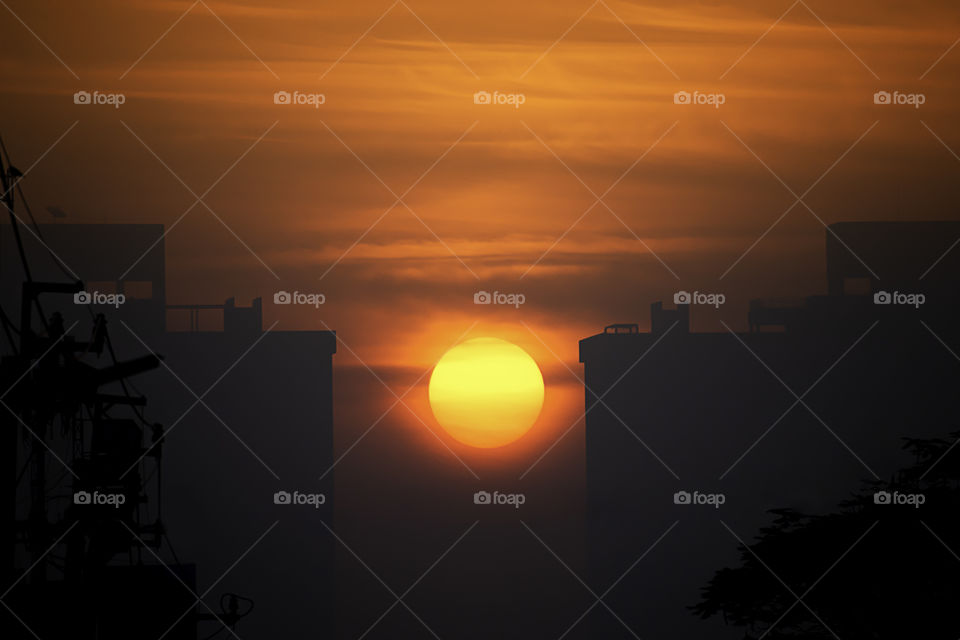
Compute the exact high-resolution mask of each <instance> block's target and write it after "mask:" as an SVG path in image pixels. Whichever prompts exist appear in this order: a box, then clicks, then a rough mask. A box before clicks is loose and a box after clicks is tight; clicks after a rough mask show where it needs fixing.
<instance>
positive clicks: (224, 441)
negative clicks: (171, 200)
mask: <svg viewBox="0 0 960 640" xmlns="http://www.w3.org/2000/svg"><path fill="white" fill-rule="evenodd" d="M21 235H22V237H23V240H24V246H25V250H26V253H27V255H28V256H29V259H30V267H31V271H32V277H33V280H34V281H37V282H61V283H64V282H65V283H70V282H71V280H82V281H83V284H84V291H83V292H80V291H78V292H76V294H78V295H79V296H80V297H76V298H75V294H73V293H68V294H56V295H54V294H43V295H41V296H40V302H41V305H42V308H43V309H44V312H45V315H48V316H49V315H52V314H53V313H54V312H57V313H59V314H61V316H62V319H63V320H62V322H63V327H64V329H65V330H67V332H68V333H70V334H72V335H74V336H77V337H79V338H80V339H85V338H86V335H87V334H88V333H89V331H90V329H91V318H92V317H93V315H94V314H100V313H102V314H104V316H105V318H106V323H107V324H106V326H107V331H108V334H109V336H110V343H109V347H110V348H111V349H112V350H113V351H114V352H115V353H116V354H117V357H118V358H119V359H121V360H122V359H124V358H131V357H134V356H139V355H142V354H147V353H151V352H153V353H156V354H159V355H161V356H162V358H163V360H162V364H161V365H160V366H159V367H157V368H155V369H154V370H152V371H150V372H149V373H146V374H143V375H138V376H135V377H132V378H130V380H129V383H128V388H127V389H120V388H117V386H116V385H114V388H113V391H114V393H116V394H117V397H118V398H119V397H120V396H121V395H122V394H124V393H130V394H132V395H134V396H143V397H144V398H146V404H145V405H144V406H142V407H140V409H139V410H140V411H141V412H142V415H143V416H144V417H145V423H144V426H142V425H141V424H139V423H138V421H136V420H127V421H126V422H124V425H125V428H124V430H123V431H124V433H126V434H127V436H124V439H125V442H127V444H126V445H124V446H125V447H126V449H125V451H127V453H128V454H129V455H127V457H126V458H125V459H127V460H128V461H129V460H134V461H137V460H139V462H137V464H136V466H137V470H136V472H131V474H130V476H128V477H137V478H140V479H142V481H143V487H142V488H141V487H140V486H139V485H138V486H137V487H135V488H134V489H132V490H131V491H132V493H131V495H134V494H135V495H136V496H137V498H136V499H137V501H138V502H140V503H139V504H137V506H136V509H137V511H138V517H136V518H133V517H131V520H130V524H131V526H132V527H133V528H134V529H135V530H136V529H138V527H142V530H138V531H137V533H138V536H139V537H140V538H141V539H143V540H145V541H152V540H154V539H156V540H158V541H159V544H158V546H156V547H155V548H151V549H148V548H146V547H143V546H142V545H139V544H136V542H135V541H134V542H133V544H132V545H130V549H129V552H125V553H115V554H108V556H109V557H107V558H106V559H105V560H104V562H105V566H108V567H109V568H105V569H103V571H105V572H109V575H107V574H102V575H107V577H106V579H104V580H103V581H101V582H98V583H97V584H99V585H100V586H97V587H94V586H91V585H92V584H93V583H91V582H90V581H89V580H86V579H85V578H84V579H83V580H81V582H82V583H83V588H81V589H80V591H81V592H82V591H83V590H84V589H86V590H87V591H88V592H91V591H92V590H94V589H100V590H101V591H100V593H102V594H105V595H104V597H103V598H99V599H97V598H90V599H89V600H90V602H87V601H86V600H83V601H78V602H80V604H78V606H76V607H72V608H68V607H67V605H66V604H65V602H66V601H67V600H71V599H73V600H76V598H74V597H73V596H72V595H71V594H76V593H77V592H78V590H77V582H76V580H73V584H71V581H69V580H64V579H63V578H62V576H61V575H60V574H58V572H57V571H56V569H55V567H53V566H50V567H47V566H46V564H44V570H43V572H42V573H41V572H39V571H33V572H32V573H31V575H30V576H29V578H28V579H24V580H22V581H21V582H20V584H19V585H18V588H17V589H16V590H15V591H13V592H12V593H11V594H10V596H9V598H8V599H7V600H8V602H10V603H11V604H12V605H13V608H14V610H16V611H17V612H18V615H20V616H21V617H22V618H24V619H25V620H26V621H28V622H29V626H30V628H32V629H35V630H37V632H38V633H41V635H42V637H44V638H56V637H64V636H62V635H61V632H62V631H63V629H64V628H68V629H71V630H72V635H71V637H77V638H83V637H90V638H93V637H98V638H120V637H154V638H156V637H159V636H160V635H161V634H162V633H163V632H164V630H166V629H168V628H169V627H170V621H171V620H176V619H177V616H178V615H180V614H183V613H186V618H185V621H186V622H181V623H180V624H179V625H178V626H177V628H176V629H175V630H173V631H171V632H170V634H169V635H168V636H167V638H191V639H192V638H196V637H205V636H207V635H209V634H211V633H213V632H215V631H217V630H218V629H219V627H220V623H219V622H217V621H216V620H212V619H211V617H212V615H213V613H214V612H215V613H216V614H218V615H226V614H228V613H229V609H230V607H231V606H232V603H233V602H235V601H234V600H232V599H231V598H232V596H230V595H228V594H231V593H234V592H236V594H237V595H239V596H242V597H243V598H249V599H250V600H252V601H254V602H255V605H256V610H257V614H256V616H255V617H254V618H248V619H245V620H243V621H242V622H241V623H240V627H239V628H243V626H244V625H253V626H252V627H248V628H259V629H261V630H262V629H266V628H269V629H271V630H272V632H273V633H275V634H276V636H275V637H284V636H287V635H290V636H293V635H295V633H294V631H295V630H299V629H303V628H311V627H317V626H320V627H326V628H330V627H332V626H333V622H332V620H333V615H334V611H333V604H332V603H333V596H332V594H333V571H334V568H333V567H334V544H335V543H334V541H333V539H332V538H331V537H330V536H327V535H321V532H324V529H323V526H322V525H321V524H320V522H319V521H320V520H321V519H323V520H324V521H326V522H331V519H332V514H333V508H332V502H333V495H334V485H333V475H332V474H331V475H330V476H328V477H327V478H326V479H325V480H323V481H320V480H318V478H320V476H321V475H322V474H323V473H324V472H325V471H326V470H327V469H328V468H329V467H330V465H331V464H332V462H333V374H332V360H333V355H334V354H335V352H336V336H335V335H334V333H333V332H329V331H285V330H283V327H282V323H281V324H280V325H279V326H277V327H274V328H273V329H272V330H269V331H265V330H264V327H263V322H262V301H261V299H260V298H256V299H254V300H253V302H252V304H251V305H250V306H238V305H237V304H236V303H235V300H234V299H233V298H231V299H228V300H226V301H225V302H224V303H222V304H200V305H170V304H168V303H167V298H166V278H165V271H166V266H165V261H164V241H163V237H164V229H163V227H162V226H161V225H114V224H108V225H68V224H55V225H41V226H40V227H39V229H37V230H33V229H26V228H25V227H21ZM48 254H51V255H48ZM0 274H2V276H3V277H2V278H0V300H2V303H3V309H4V311H5V312H6V313H7V315H8V316H9V317H11V318H19V317H21V284H22V282H23V281H24V279H25V275H24V273H23V270H22V265H21V263H20V259H19V255H18V250H17V247H16V243H15V242H14V238H13V237H12V234H11V228H10V227H9V225H4V226H3V227H2V228H0ZM116 294H122V295H123V296H124V301H123V303H122V304H119V305H116V304H113V303H111V300H113V301H115V300H116V298H109V297H108V296H115V295H116ZM84 295H88V296H89V297H88V298H84ZM96 295H100V296H101V297H100V298H99V299H97V298H96ZM91 298H92V299H91ZM31 306H32V305H31ZM91 311H92V312H93V313H91ZM108 352H109V351H108V350H107V349H106V348H105V349H104V351H103V353H101V355H100V356H96V355H94V354H93V353H87V354H85V355H81V358H80V359H81V361H82V362H84V363H87V364H89V365H91V366H93V367H98V368H99V367H103V366H106V365H108V364H109V362H110V358H109V355H108ZM124 410H125V408H123V407H122V406H121V407H118V408H117V412H118V413H120V412H123V411H124ZM131 416H132V414H131ZM4 424H5V426H6V423H4ZM147 424H157V425H161V426H160V427H158V428H155V429H152V428H150V427H148V426H145V425H147ZM21 435H22V437H23V439H24V441H25V444H24V446H25V447H29V445H30V443H29V440H30V437H29V435H28V434H26V433H23V434H21ZM98 438H99V442H100V444H98ZM103 442H104V441H103V438H102V437H99V436H97V435H96V433H95V434H94V439H93V440H92V441H86V442H83V441H81V442H77V440H76V437H74V441H73V442H72V443H71V442H70V438H69V437H64V436H63V434H59V433H49V434H47V444H48V445H49V447H50V448H51V451H53V452H56V453H57V454H58V455H59V456H60V457H61V458H63V459H64V461H65V462H66V463H67V465H69V466H70V467H71V468H75V469H82V468H83V466H84V465H88V464H91V463H90V461H91V460H93V459H95V458H98V457H99V456H103V455H107V453H108V450H109V451H113V449H111V448H110V447H106V448H104V445H103ZM111 455H112V454H111ZM26 463H27V456H26V454H25V453H23V451H22V450H21V452H20V453H19V454H18V455H16V456H13V457H9V456H8V457H5V458H4V467H5V468H4V471H3V473H4V474H5V477H6V478H8V479H11V481H10V482H9V483H8V485H7V486H6V488H5V492H7V494H8V495H9V496H10V497H11V500H10V501H7V500H5V501H4V504H5V505H10V506H11V509H10V511H11V512H9V513H6V514H4V518H5V524H4V527H5V528H6V527H7V526H8V525H11V529H10V530H14V529H16V530H17V531H21V530H23V527H24V525H23V523H24V522H25V521H28V520H34V521H38V520H37V518H38V517H39V516H38V514H37V512H36V510H32V511H31V509H30V508H29V504H28V503H27V502H25V501H24V499H23V498H24V496H25V495H26V493H27V492H28V491H29V489H28V485H29V483H27V482H23V481H22V477H23V476H22V474H21V481H20V482H15V481H16V480H17V472H18V471H19V470H20V469H22V468H25V467H24V465H25V464H26ZM124 466H126V465H124ZM6 467H9V468H6ZM46 469H47V471H48V478H47V482H48V484H49V486H50V487H51V488H50V489H49V491H50V492H51V494H52V492H53V491H54V490H56V493H58V494H65V495H66V496H67V501H66V503H65V502H63V500H62V499H61V498H57V499H56V500H54V499H53V498H52V497H51V498H50V500H51V502H50V505H49V507H48V508H47V509H45V510H44V511H45V513H43V514H42V516H43V519H44V520H46V521H48V522H49V523H50V527H49V528H50V530H51V531H52V530H53V529H55V528H56V527H57V526H58V525H57V522H61V523H69V522H70V521H71V518H72V515H71V513H74V512H71V507H70V506H69V494H70V492H71V491H76V490H77V489H78V488H80V487H79V485H78V484H77V483H78V482H79V480H74V481H73V486H72V487H71V480H70V478H69V477H67V478H66V480H65V481H64V480H63V478H61V483H60V484H59V485H56V484H54V480H55V479H56V478H57V477H58V476H60V475H61V472H64V469H63V468H61V467H60V466H58V463H57V462H56V461H54V460H53V459H52V458H51V459H49V460H48V461H47V465H46ZM66 475H67V474H66V472H64V476H66ZM77 475H79V476H80V477H81V478H84V479H85V480H86V478H85V477H84V474H83V473H79V474H77ZM161 480H162V490H157V487H158V486H160V485H158V484H157V483H158V482H160V481H161ZM297 495H306V496H322V498H319V499H315V500H313V502H314V503H315V504H300V505H297V504H291V503H290V502H291V501H292V502H295V500H296V498H295V496H297ZM285 496H291V501H287V500H286V498H285ZM161 509H162V510H161ZM275 523H276V524H275ZM81 524H83V522H81ZM274 524H275V526H274ZM158 525H162V526H158ZM45 526H46V525H44V526H42V527H41V528H44V527H45ZM85 526H86V525H85V524H84V525H83V526H78V527H77V528H76V530H78V531H79V530H81V529H83V528H84V527H85ZM64 528H65V526H64ZM268 530H269V535H267V536H265V537H264V538H263V540H262V542H260V543H259V544H257V546H256V548H255V549H253V550H252V551H251V552H250V554H249V556H248V557H245V558H244V561H243V562H242V563H238V564H237V565H236V566H235V567H233V566H232V565H233V564H234V562H235V561H236V560H237V558H238V557H240V556H241V555H242V554H243V553H244V552H245V551H246V550H247V549H248V548H249V547H250V546H251V545H253V544H254V543H255V542H256V541H257V540H258V539H259V538H260V537H261V536H263V535H264V534H265V532H267V531H268ZM57 532H58V533H59V530H57ZM54 538H56V536H53V538H51V541H52V540H53V539H54ZM23 541H24V538H18V539H17V541H15V542H14V547H15V548H14V549H13V550H12V552H11V550H9V549H6V550H5V552H7V553H8V554H10V553H12V555H8V557H10V558H12V561H11V562H12V567H11V568H12V575H13V576H14V577H17V576H20V575H22V574H23V571H24V570H25V569H26V568H27V566H29V561H30V559H31V557H32V556H31V554H30V552H29V549H27V548H25V544H24V542H23ZM127 542H131V541H130V540H127ZM124 546H125V547H126V546H127V545H126V542H125V543H124ZM154 553H156V554H157V556H159V559H158V558H157V557H155V556H154V555H153V554H154ZM52 555H53V556H59V555H60V554H59V553H58V552H55V553H53V554H52ZM161 560H162V562H163V563H165V564H167V565H169V566H170V567H171V568H172V570H173V571H172V572H171V571H167V570H166V569H165V568H163V567H162V566H161ZM181 560H182V561H184V562H186V563H188V564H181ZM113 565H124V566H113ZM173 574H176V579H175V578H174V575H173ZM221 578H222V580H221ZM5 588H6V587H5ZM208 588H212V589H213V590H212V591H210V592H209V594H207V596H206V597H205V598H204V599H203V601H204V602H206V603H209V604H210V605H211V606H212V609H213V610H211V609H208V608H206V607H204V606H202V605H200V604H198V603H197V602H196V597H195V596H194V595H193V594H191V591H193V593H195V594H197V595H199V594H203V593H204V592H205V591H206V590H207V589H208ZM133 592H138V593H139V594H140V597H136V598H134V597H130V596H131V594H132V593H133ZM57 598H59V599H60V600H58V599H57ZM61 600H62V601H64V602H61V604H63V607H61V608H59V610H60V611H64V612H67V611H69V613H65V614H64V615H62V616H50V615H49V614H48V612H49V611H51V610H58V607H57V606H56V603H57V602H60V601H61ZM240 602H241V603H242V602H245V601H244V600H240ZM83 603H86V604H83ZM91 603H93V604H91ZM41 605H42V606H41ZM81 605H83V606H81ZM238 606H239V608H240V610H241V611H243V610H244V609H245V608H246V605H244V604H240V605H238ZM174 609H177V611H176V613H175V614H174V613H173V610H174ZM119 611H123V612H125V613H124V614H123V615H120V614H119V613H118V612H119ZM256 618H259V620H257V619H256ZM132 620H137V625H138V626H137V633H135V634H132V635H131V628H132V627H131V625H132V622H131V621H132ZM8 621H10V620H5V621H4V622H5V623H6V622H8ZM10 622H11V624H12V626H13V628H14V630H15V631H14V633H22V634H25V635H26V636H27V637H29V633H28V632H27V630H26V627H24V626H21V625H18V624H16V623H15V622H13V621H10ZM43 630H47V631H48V634H47V635H44V634H43V633H42V631H43ZM154 631H156V633H153V632H154ZM95 633H96V634H98V635H94V634H95ZM138 634H140V635H138ZM4 637H19V636H17V635H13V636H7V635H4Z"/></svg>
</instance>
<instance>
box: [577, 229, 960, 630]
mask: <svg viewBox="0 0 960 640" xmlns="http://www.w3.org/2000/svg"><path fill="white" fill-rule="evenodd" d="M957 238H960V223H957V222H911V223H906V222H903V223H901V222H896V223H894V222H877V223H839V224H835V225H832V226H831V227H830V228H829V229H828V230H827V233H826V261H827V280H828V281H827V293H826V294H825V295H814V296H811V297H808V298H806V299H804V300H799V301H775V300H757V301H753V302H751V303H750V306H749V318H748V322H747V323H746V324H747V325H748V327H749V329H748V331H747V332H737V333H734V332H733V331H727V330H724V328H723V327H722V326H721V327H719V328H718V331H717V332H714V333H699V332H692V331H691V330H690V315H691V314H696V313H697V306H696V305H695V304H694V305H686V304H680V305H676V308H665V307H664V305H663V304H662V303H660V302H656V303H654V304H652V305H651V316H650V325H649V326H650V330H649V331H644V332H641V331H640V328H639V326H638V325H636V324H617V325H610V326H608V327H607V328H606V329H605V330H604V332H603V333H600V334H598V335H594V336H591V337H588V338H585V339H584V340H581V342H580V361H581V362H582V363H583V365H584V376H585V378H584V379H585V382H586V387H587V389H586V393H585V410H586V436H585V439H586V442H585V446H586V467H587V473H586V483H587V502H588V505H587V506H588V516H587V520H588V522H587V527H588V538H589V540H588V547H589V548H588V556H589V565H590V575H591V579H592V580H593V582H594V584H593V588H594V589H596V590H598V591H600V592H602V590H604V589H606V588H608V587H609V586H610V585H613V584H616V587H614V588H613V589H612V590H611V592H610V594H609V596H608V597H607V598H606V602H608V603H609V604H610V605H611V607H612V608H613V609H614V610H616V611H617V612H618V613H620V614H621V616H622V617H623V619H624V620H625V622H626V623H627V624H629V625H630V626H631V627H632V628H633V629H635V630H636V632H637V633H638V634H639V635H640V636H641V637H712V638H723V637H729V638H734V637H740V635H739V634H740V633H742V631H737V630H736V629H735V628H733V627H727V628H724V626H723V623H722V621H717V620H713V621H707V622H703V621H700V620H697V619H695V618H693V617H692V616H691V615H690V612H689V610H688V609H687V607H689V606H691V605H693V604H695V603H696V602H697V601H698V599H699V590H700V588H702V587H703V586H704V585H705V584H706V582H707V580H709V579H710V578H711V577H712V575H713V573H714V572H715V571H717V570H718V569H720V568H722V567H724V566H730V565H733V564H735V563H736V558H737V551H736V548H737V545H738V538H739V540H740V541H742V542H746V543H749V542H750V541H751V540H752V538H753V536H754V535H755V534H756V532H757V531H758V530H759V529H760V528H761V527H763V526H765V525H767V524H768V523H769V522H770V518H771V517H770V514H769V513H768V512H767V511H768V510H769V509H773V508H795V509H798V510H800V511H808V512H809V511H816V510H818V509H821V510H826V509H828V508H829V507H830V506H832V505H833V504H836V503H837V501H839V500H842V499H843V498H844V497H845V495H846V492H848V491H849V490H850V488H851V487H856V486H858V484H859V481H860V480H861V479H875V478H876V479H879V478H885V477H886V475H888V474H890V473H892V471H893V469H895V468H897V467H898V463H900V462H902V459H901V457H902V444H903V443H902V440H901V439H902V438H903V437H905V436H918V437H919V436H931V435H941V434H943V433H947V432H949V431H951V430H953V429H956V427H957V425H958V424H960V408H958V406H957V404H956V392H957V382H958V379H960V368H958V362H957V359H956V355H955V354H957V353H960V331H958V327H957V322H956V318H957V315H956V312H957V310H958V300H960V298H958V289H957V282H960V252H951V251H949V249H950V247H951V245H952V243H953V242H954V241H955V240H956V239H957ZM911 294H922V295H923V296H924V302H923V304H921V305H919V306H917V305H915V304H907V303H904V302H903V301H904V300H917V299H916V298H905V297H904V295H911ZM875 296H876V299H875ZM890 298H893V299H890ZM898 301H899V302H898ZM727 323H728V324H733V325H734V326H738V325H739V326H742V325H743V323H742V322H740V323H737V322H735V321H732V320H727ZM951 350H952V352H951ZM717 494H722V495H723V503H722V504H720V505H714V504H710V503H709V502H708V503H706V504H700V505H698V504H696V501H697V497H698V496H699V497H700V499H701V500H703V501H708V500H709V498H708V497H705V496H710V495H717ZM714 502H716V499H715V500H714ZM673 523H676V525H675V526H674V528H673V529H670V527H671V526H672V525H673ZM667 530H670V533H669V534H667V535H664V532H666V531H667ZM734 534H735V535H734ZM661 536H663V538H662V539H660V537H661ZM658 539H659V542H657V541H658ZM655 542H656V546H655V547H654V548H653V549H652V550H650V551H649V553H648V554H646V555H644V553H645V551H647V550H648V549H649V547H650V546H651V545H653V544H654V543H655ZM895 552H897V551H895V550H891V553H895ZM903 552H904V553H905V552H906V551H905V550H904V551H903ZM638 558H642V560H639V561H638ZM835 559H836V557H825V558H824V562H825V564H824V569H826V568H827V566H829V564H830V563H831V562H833V561H834V560H835ZM882 561H883V560H882V558H881V559H878V562H882ZM945 561H946V560H945ZM634 563H636V564H635V565H634ZM631 567H633V568H632V569H631ZM773 569H774V571H776V567H773ZM618 580H619V582H618ZM774 584H776V583H774ZM866 586H867V587H868V586H869V585H866ZM800 587H801V585H791V588H794V589H799V591H798V593H801V592H802V589H801V588H800ZM777 588H779V587H777ZM784 594H785V596H784V597H788V598H789V597H790V595H789V593H787V592H786V591H785V592H784ZM601 613H602V612H601ZM711 624H713V625H714V627H715V628H712V629H711V628H710V625H711ZM592 628H593V633H594V637H605V638H606V637H609V638H619V637H630V636H629V634H625V631H624V629H623V627H622V626H620V625H619V624H618V623H617V622H616V620H614V619H613V618H612V617H610V616H604V615H597V616H594V619H593V627H592Z"/></svg>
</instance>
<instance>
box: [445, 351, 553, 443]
mask: <svg viewBox="0 0 960 640" xmlns="http://www.w3.org/2000/svg"><path fill="white" fill-rule="evenodd" d="M429 396H430V408H431V409H432V410H433V415H434V416H436V418H437V421H438V422H439V423H440V424H441V425H442V426H443V428H444V429H446V430H447V432H448V433H449V434H450V435H451V436H453V437H454V438H456V439H457V440H459V441H460V442H462V443H464V444H468V445H470V446H472V447H481V448H491V447H501V446H503V445H506V444H510V443H511V442H514V441H515V440H517V439H519V438H520V437H521V436H523V435H524V434H525V433H526V432H527V431H529V430H530V427H532V426H533V423H534V422H536V420H537V417H538V416H539V415H540V409H541V408H542V407H543V376H542V375H541V374H540V368H539V367H538V366H537V363H536V362H535V361H534V359H533V358H531V357H530V356H529V355H528V354H527V352H526V351H524V350H523V349H521V348H520V347H518V346H517V345H515V344H513V343H510V342H507V341H505V340H500V339H499V338H474V339H472V340H467V341H466V342H463V343H461V344H458V345H457V346H455V347H453V348H452V349H450V350H449V351H447V352H446V353H445V354H444V355H443V357H442V358H440V361H439V362H438V363H437V366H436V367H434V369H433V374H432V375H431V376H430V385H429Z"/></svg>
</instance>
